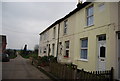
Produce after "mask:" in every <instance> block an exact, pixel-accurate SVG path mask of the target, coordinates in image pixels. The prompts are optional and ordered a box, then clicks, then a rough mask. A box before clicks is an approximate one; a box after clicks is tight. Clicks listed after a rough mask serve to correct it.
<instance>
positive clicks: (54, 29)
mask: <svg viewBox="0 0 120 81" xmlns="http://www.w3.org/2000/svg"><path fill="white" fill-rule="evenodd" d="M55 37H56V27H54V28H53V39H54V38H55Z"/></svg>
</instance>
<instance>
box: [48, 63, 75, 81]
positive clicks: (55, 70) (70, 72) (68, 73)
mask: <svg viewBox="0 0 120 81" xmlns="http://www.w3.org/2000/svg"><path fill="white" fill-rule="evenodd" d="M50 72H51V73H52V74H54V75H55V76H56V77H59V79H71V80H72V79H75V78H76V72H77V66H75V65H66V64H60V63H50Z"/></svg>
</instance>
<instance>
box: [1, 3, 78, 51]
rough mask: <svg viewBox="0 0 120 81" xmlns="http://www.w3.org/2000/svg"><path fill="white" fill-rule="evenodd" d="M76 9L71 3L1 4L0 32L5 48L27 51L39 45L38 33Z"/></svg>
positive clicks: (74, 4)
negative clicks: (24, 49)
mask: <svg viewBox="0 0 120 81" xmlns="http://www.w3.org/2000/svg"><path fill="white" fill-rule="evenodd" d="M75 7H76V3H72V2H59V3H58V2H3V3H2V30H3V34H6V35H7V37H8V38H7V39H8V45H7V48H17V49H19V48H21V47H23V46H24V44H28V48H29V49H33V48H34V45H36V44H38V43H39V33H40V32H42V31H43V30H44V29H46V28H47V27H48V26H50V25H51V24H52V23H53V22H55V21H56V20H58V19H59V18H61V17H63V16H65V15H66V14H67V13H69V12H70V11H71V10H73V9H74V8H75Z"/></svg>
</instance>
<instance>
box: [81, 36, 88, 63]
mask: <svg viewBox="0 0 120 81" xmlns="http://www.w3.org/2000/svg"><path fill="white" fill-rule="evenodd" d="M84 40H87V46H86V47H83V41H84ZM80 42H81V49H80V60H83V61H84V60H85V61H88V38H83V39H80ZM82 50H87V55H86V57H85V56H84V57H85V58H84V57H82V56H83V55H82Z"/></svg>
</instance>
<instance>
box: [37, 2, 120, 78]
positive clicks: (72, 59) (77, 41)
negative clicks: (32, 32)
mask: <svg viewBox="0 0 120 81" xmlns="http://www.w3.org/2000/svg"><path fill="white" fill-rule="evenodd" d="M49 55H53V56H55V57H57V59H58V62H62V63H73V64H75V65H77V66H78V69H84V70H86V71H95V70H100V71H104V70H109V69H111V67H113V68H114V78H115V79H119V80H120V2H111V3H110V2H85V3H83V4H80V3H79V4H78V5H77V8H76V9H74V10H73V11H71V12H70V13H69V14H67V15H66V16H65V17H63V18H61V19H59V20H57V21H55V22H54V23H53V24H52V25H50V26H49V27H48V28H47V29H46V30H44V31H43V32H41V33H40V46H39V56H49Z"/></svg>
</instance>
